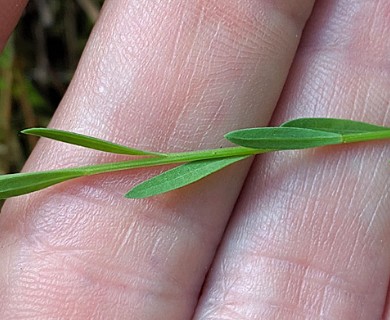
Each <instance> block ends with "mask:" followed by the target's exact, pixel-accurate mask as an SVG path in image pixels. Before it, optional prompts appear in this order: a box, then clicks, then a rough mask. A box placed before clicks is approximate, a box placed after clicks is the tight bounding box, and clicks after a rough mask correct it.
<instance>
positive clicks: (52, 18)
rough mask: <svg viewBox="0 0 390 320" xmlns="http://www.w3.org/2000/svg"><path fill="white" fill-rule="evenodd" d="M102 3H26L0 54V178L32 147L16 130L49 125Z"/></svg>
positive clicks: (18, 166)
mask: <svg viewBox="0 0 390 320" xmlns="http://www.w3.org/2000/svg"><path fill="white" fill-rule="evenodd" d="M103 1H104V0H67V1H52V0H30V1H29V4H28V5H27V8H26V10H25V12H24V14H23V16H22V18H21V20H20V21H19V24H18V26H17V28H16V30H15V32H14V34H13V35H12V37H11V39H10V40H9V42H8V44H7V46H6V48H5V49H4V51H3V52H2V53H1V54H0V174H5V173H12V172H18V171H20V169H21V168H22V166H23V164H24V162H25V160H26V158H27V157H28V155H29V153H30V152H31V150H32V148H33V147H34V145H35V143H36V139H35V138H34V137H28V136H22V135H19V134H18V132H19V131H20V130H22V129H23V128H27V127H37V126H46V125H47V124H48V122H49V121H50V118H51V116H52V115H53V113H54V111H55V109H56V107H57V105H58V103H59V102H60V100H61V98H62V96H63V94H64V93H65V90H66V88H67V86H68V84H69V82H70V80H71V78H72V75H73V73H74V71H75V68H76V66H77V63H78V61H79V58H80V55H81V53H82V51H83V48H84V46H85V43H86V41H87V39H88V36H89V33H90V32H91V29H92V27H93V24H94V22H95V21H96V19H97V17H98V14H99V10H100V7H101V5H102V4H103ZM1 205H2V202H1V200H0V207H1Z"/></svg>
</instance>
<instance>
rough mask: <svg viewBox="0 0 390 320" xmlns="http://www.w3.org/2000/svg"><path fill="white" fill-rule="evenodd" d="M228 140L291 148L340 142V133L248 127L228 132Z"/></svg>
mask: <svg viewBox="0 0 390 320" xmlns="http://www.w3.org/2000/svg"><path fill="white" fill-rule="evenodd" d="M225 138H226V139H228V140H229V141H231V142H233V143H235V144H238V145H240V146H243V147H247V148H261V149H273V150H292V149H306V148H313V147H320V146H325V145H330V144H339V143H342V142H343V140H342V135H341V134H338V133H333V132H326V131H319V130H312V129H305V128H295V127H292V128H289V127H263V128H250V129H242V130H236V131H232V132H229V133H228V134H226V135H225Z"/></svg>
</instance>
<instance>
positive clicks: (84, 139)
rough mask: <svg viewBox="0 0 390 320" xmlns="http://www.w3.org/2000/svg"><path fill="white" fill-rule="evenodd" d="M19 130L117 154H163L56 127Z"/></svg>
mask: <svg viewBox="0 0 390 320" xmlns="http://www.w3.org/2000/svg"><path fill="white" fill-rule="evenodd" d="M21 132H22V133H24V134H30V135H34V136H38V137H44V138H49V139H53V140H56V141H61V142H65V143H69V144H74V145H77V146H81V147H86V148H90V149H95V150H99V151H105V152H111V153H117V154H126V155H138V156H150V155H155V156H163V155H164V154H162V153H158V152H152V151H144V150H138V149H133V148H129V147H126V146H123V145H120V144H116V143H112V142H109V141H106V140H102V139H98V138H94V137H90V136H86V135H83V134H79V133H74V132H69V131H63V130H57V129H49V128H31V129H25V130H23V131H21Z"/></svg>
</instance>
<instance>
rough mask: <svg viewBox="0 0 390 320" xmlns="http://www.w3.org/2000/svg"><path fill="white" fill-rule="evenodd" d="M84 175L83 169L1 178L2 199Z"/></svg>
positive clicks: (8, 175) (30, 173)
mask: <svg viewBox="0 0 390 320" xmlns="http://www.w3.org/2000/svg"><path fill="white" fill-rule="evenodd" d="M83 175H84V170H82V169H63V170H52V171H41V172H26V173H13V174H5V175H1V176H0V199H6V198H10V197H15V196H20V195H22V194H26V193H30V192H34V191H38V190H41V189H44V188H47V187H50V186H52V185H54V184H57V183H60V182H64V181H66V180H70V179H74V178H79V177H81V176H83Z"/></svg>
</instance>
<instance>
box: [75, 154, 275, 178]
mask: <svg viewBox="0 0 390 320" xmlns="http://www.w3.org/2000/svg"><path fill="white" fill-rule="evenodd" d="M269 151H272V150H262V149H251V148H245V147H231V148H221V149H210V150H200V151H189V152H180V153H170V154H168V155H167V156H164V157H154V158H144V159H140V160H127V161H121V162H114V163H104V164H97V165H91V166H85V167H80V168H78V169H80V170H82V171H83V172H84V173H83V175H84V176H87V175H93V174H99V173H104V172H113V171H121V170H127V169H135V168H143V167H152V166H161V165H166V164H173V163H184V162H192V161H197V160H207V159H219V158H227V157H237V156H250V155H255V154H259V153H265V152H269Z"/></svg>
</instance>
